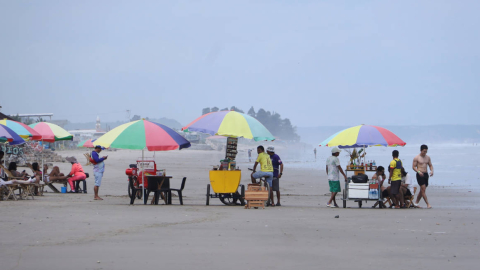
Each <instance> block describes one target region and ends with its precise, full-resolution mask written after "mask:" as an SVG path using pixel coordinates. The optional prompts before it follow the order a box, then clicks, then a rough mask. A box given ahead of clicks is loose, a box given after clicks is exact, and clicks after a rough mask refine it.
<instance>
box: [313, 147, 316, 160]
mask: <svg viewBox="0 0 480 270" xmlns="http://www.w3.org/2000/svg"><path fill="white" fill-rule="evenodd" d="M313 154H314V155H315V160H317V148H313Z"/></svg>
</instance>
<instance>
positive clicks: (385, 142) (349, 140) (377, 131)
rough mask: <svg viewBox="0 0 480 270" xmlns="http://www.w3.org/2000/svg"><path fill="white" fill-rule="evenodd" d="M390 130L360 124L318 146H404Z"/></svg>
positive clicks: (334, 135) (336, 134) (338, 133)
mask: <svg viewBox="0 0 480 270" xmlns="http://www.w3.org/2000/svg"><path fill="white" fill-rule="evenodd" d="M406 144H407V143H405V142H404V141H402V140H401V139H400V138H399V137H398V136H397V135H395V134H393V133H392V132H391V131H390V130H388V129H385V128H382V127H377V126H369V125H360V126H355V127H351V128H347V129H344V130H342V131H340V132H337V133H335V134H333V135H332V136H330V137H329V138H328V139H326V140H325V141H323V142H322V143H320V144H319V145H320V146H330V147H332V146H339V147H368V146H405V145H406Z"/></svg>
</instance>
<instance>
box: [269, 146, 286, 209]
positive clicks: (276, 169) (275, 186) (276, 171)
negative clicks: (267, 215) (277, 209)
mask: <svg viewBox="0 0 480 270" xmlns="http://www.w3.org/2000/svg"><path fill="white" fill-rule="evenodd" d="M267 154H268V155H270V159H272V166H273V181H272V189H271V190H270V197H272V198H273V191H276V192H277V204H276V206H282V205H281V204H280V178H281V177H282V174H283V163H282V160H281V159H280V157H279V156H278V155H277V154H275V148H274V147H273V146H269V147H267Z"/></svg>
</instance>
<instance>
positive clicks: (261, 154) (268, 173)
mask: <svg viewBox="0 0 480 270" xmlns="http://www.w3.org/2000/svg"><path fill="white" fill-rule="evenodd" d="M257 153H258V157H257V160H256V161H255V165H253V173H252V183H256V181H255V179H258V178H261V177H265V179H266V181H267V183H268V186H269V187H270V190H272V181H273V165H272V159H271V158H270V155H268V154H267V153H265V148H263V146H261V145H260V146H258V147H257ZM258 163H260V171H259V172H257V171H256V169H257V165H258ZM270 199H271V204H272V205H275V204H274V203H273V196H270Z"/></svg>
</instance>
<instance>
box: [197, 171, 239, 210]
mask: <svg viewBox="0 0 480 270" xmlns="http://www.w3.org/2000/svg"><path fill="white" fill-rule="evenodd" d="M241 178H242V172H241V171H240V170H231V171H228V170H211V171H210V184H208V185H207V203H206V205H210V198H219V199H220V201H221V202H222V203H224V204H225V205H245V200H244V197H245V186H244V185H240V179H241ZM239 188H240V192H239V191H238V189H239Z"/></svg>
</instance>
